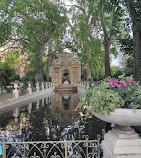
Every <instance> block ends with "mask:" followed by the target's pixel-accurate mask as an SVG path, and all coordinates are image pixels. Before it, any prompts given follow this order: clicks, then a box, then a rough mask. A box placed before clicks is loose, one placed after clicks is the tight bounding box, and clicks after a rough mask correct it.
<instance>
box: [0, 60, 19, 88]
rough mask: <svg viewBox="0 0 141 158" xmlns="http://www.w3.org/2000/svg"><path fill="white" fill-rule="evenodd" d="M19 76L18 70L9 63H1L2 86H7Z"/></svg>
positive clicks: (0, 85)
mask: <svg viewBox="0 0 141 158" xmlns="http://www.w3.org/2000/svg"><path fill="white" fill-rule="evenodd" d="M16 78H17V75H16V71H15V69H14V68H13V67H11V66H9V65H8V64H7V63H3V64H2V63H0V87H1V88H6V86H7V85H9V84H10V83H11V81H14V80H15V79H16Z"/></svg>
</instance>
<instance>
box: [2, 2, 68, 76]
mask: <svg viewBox="0 0 141 158" xmlns="http://www.w3.org/2000/svg"><path fill="white" fill-rule="evenodd" d="M0 11H1V12H0V15H1V16H2V17H3V19H4V20H5V21H8V22H9V23H10V24H11V25H12V27H13V30H14V31H15V34H16V36H15V40H17V41H19V42H20V44H21V45H22V47H23V51H24V52H25V51H26V53H28V55H29V58H30V59H31V66H32V68H33V69H34V71H35V72H36V74H37V75H38V73H39V74H41V73H42V71H40V70H43V56H44V55H45V54H44V52H45V49H46V45H47V44H48V43H49V42H53V43H54V44H56V43H61V40H62V38H63V35H64V33H65V30H66V23H67V16H66V11H65V9H64V7H62V6H60V5H56V4H55V3H54V2H51V1H50V0H47V1H45V0H43V1H38V0H15V1H11V0H8V1H7V0H4V1H2V2H0ZM13 30H12V31H13Z"/></svg>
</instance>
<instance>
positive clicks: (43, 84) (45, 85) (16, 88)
mask: <svg viewBox="0 0 141 158" xmlns="http://www.w3.org/2000/svg"><path fill="white" fill-rule="evenodd" d="M18 84H19V82H18V81H15V82H14V90H13V92H12V93H13V98H19V96H20V95H19V94H20V90H19V86H18ZM27 85H28V88H27V92H28V94H30V95H32V89H33V87H32V86H33V84H32V82H31V81H28V82H27ZM51 87H54V84H53V83H51V82H43V81H42V82H39V81H37V82H36V91H37V92H39V91H40V90H45V89H48V88H51Z"/></svg>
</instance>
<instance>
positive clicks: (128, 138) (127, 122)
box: [92, 109, 141, 158]
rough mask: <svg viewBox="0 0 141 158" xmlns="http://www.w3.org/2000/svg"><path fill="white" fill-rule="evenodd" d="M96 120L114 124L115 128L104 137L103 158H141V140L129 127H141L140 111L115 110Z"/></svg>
mask: <svg viewBox="0 0 141 158" xmlns="http://www.w3.org/2000/svg"><path fill="white" fill-rule="evenodd" d="M92 114H93V115H95V116H96V117H97V118H99V119H101V120H103V121H106V122H109V123H114V124H116V125H115V128H113V129H112V130H110V131H108V133H106V134H105V135H104V140H103V141H102V148H103V158H141V138H140V137H139V135H138V134H137V133H136V132H135V131H134V129H133V128H131V127H130V126H140V125H141V109H136V110H132V109H115V110H114V111H113V112H111V113H110V115H108V114H105V115H99V114H97V113H95V112H93V111H92Z"/></svg>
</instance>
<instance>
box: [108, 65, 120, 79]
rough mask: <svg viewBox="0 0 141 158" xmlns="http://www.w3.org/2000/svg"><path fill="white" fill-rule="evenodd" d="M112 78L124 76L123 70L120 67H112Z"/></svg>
mask: <svg viewBox="0 0 141 158" xmlns="http://www.w3.org/2000/svg"><path fill="white" fill-rule="evenodd" d="M111 71H112V73H111V76H112V77H115V78H118V76H121V75H123V70H122V69H121V68H120V67H119V66H111Z"/></svg>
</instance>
